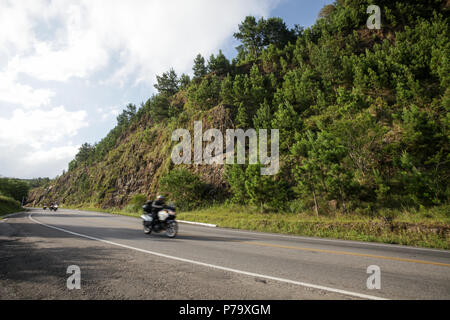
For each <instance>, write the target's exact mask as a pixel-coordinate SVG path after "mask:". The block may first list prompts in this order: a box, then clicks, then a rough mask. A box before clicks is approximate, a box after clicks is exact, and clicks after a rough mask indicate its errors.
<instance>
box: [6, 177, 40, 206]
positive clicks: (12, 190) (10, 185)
mask: <svg viewBox="0 0 450 320" xmlns="http://www.w3.org/2000/svg"><path fill="white" fill-rule="evenodd" d="M35 186H39V185H36V184H35V185H33V187H35ZM31 187H32V186H31V185H30V183H29V182H27V181H24V180H20V179H12V178H0V196H5V197H10V198H13V199H14V200H16V201H22V200H26V198H27V195H28V191H29V190H30V188H31Z"/></svg>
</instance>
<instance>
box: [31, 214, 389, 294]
mask: <svg viewBox="0 0 450 320" xmlns="http://www.w3.org/2000/svg"><path fill="white" fill-rule="evenodd" d="M28 218H29V219H30V220H31V221H33V222H35V223H37V224H40V225H43V226H46V227H48V228H52V229H56V230H59V231H62V232H66V233H70V234H73V235H75V236H79V237H82V238H87V239H91V240H96V241H100V242H104V243H107V244H111V245H114V246H118V247H122V248H127V249H131V250H135V251H139V252H143V253H148V254H151V255H154V256H158V257H162V258H166V259H171V260H176V261H181V262H187V263H191V264H195V265H199V266H203V267H209V268H213V269H218V270H223V271H228V272H233V273H238V274H244V275H247V276H251V277H258V278H263V279H268V280H273V281H279V282H284V283H290V284H295V285H299V286H302V287H307V288H313V289H318V290H324V291H329V292H334V293H339V294H343V295H347V296H353V297H357V298H362V299H369V300H389V299H386V298H381V297H376V296H371V295H366V294H362V293H357V292H351V291H346V290H341V289H334V288H330V287H325V286H320V285H315V284H310V283H306V282H300V281H294V280H289V279H284V278H278V277H272V276H268V275H263V274H258V273H253V272H248V271H242V270H237V269H232V268H227V267H221V266H217V265H214V264H209V263H204V262H199V261H195V260H190V259H185V258H180V257H174V256H169V255H166V254H163V253H158V252H154V251H149V250H144V249H139V248H136V247H131V246H127V245H125V244H120V243H116V242H112V241H108V240H104V239H100V238H96V237H92V236H88V235H85V234H81V233H77V232H73V231H69V230H66V229H62V228H58V227H55V226H51V225H48V224H45V223H43V222H40V221H37V220H35V219H33V218H32V214H31V213H30V214H29V215H28Z"/></svg>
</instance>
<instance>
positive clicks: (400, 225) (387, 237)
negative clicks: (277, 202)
mask: <svg viewBox="0 0 450 320" xmlns="http://www.w3.org/2000/svg"><path fill="white" fill-rule="evenodd" d="M386 217H391V218H392V221H391V222H390V221H389V220H388V219H386ZM178 218H179V219H181V220H187V221H197V222H205V223H212V224H217V225H218V226H220V227H226V228H236V229H244V230H253V231H262V232H272V233H284V234H292V235H301V236H311V237H322V238H334V239H345V240H358V241H368V242H382V243H392V244H402V245H409V246H418V247H428V248H441V249H450V206H441V207H435V208H432V209H421V210H412V211H408V210H403V211H401V210H383V211H381V212H380V213H378V214H377V216H375V217H368V216H361V215H343V214H341V215H334V216H320V217H316V216H314V215H312V214H310V213H306V214H292V213H258V210H257V209H256V208H252V207H248V206H236V205H220V206H215V207H211V208H207V209H201V210H196V211H191V212H182V213H180V214H179V215H178Z"/></svg>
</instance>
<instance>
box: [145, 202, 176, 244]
mask: <svg viewBox="0 0 450 320" xmlns="http://www.w3.org/2000/svg"><path fill="white" fill-rule="evenodd" d="M175 217H176V209H175V207H173V206H166V207H165V208H164V209H163V210H160V211H159V212H158V221H153V217H152V216H151V214H149V213H147V212H146V211H145V210H144V214H143V215H141V218H142V220H143V221H142V224H143V226H144V233H145V234H151V233H152V232H156V233H160V232H163V231H166V235H167V236H168V237H169V238H175V236H176V235H177V233H178V223H177V222H176V221H175Z"/></svg>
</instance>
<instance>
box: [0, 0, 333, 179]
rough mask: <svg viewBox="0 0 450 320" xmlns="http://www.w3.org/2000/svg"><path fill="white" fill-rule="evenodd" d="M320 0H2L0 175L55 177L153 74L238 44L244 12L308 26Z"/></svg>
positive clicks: (228, 51)
mask: <svg viewBox="0 0 450 320" xmlns="http://www.w3.org/2000/svg"><path fill="white" fill-rule="evenodd" d="M329 3H332V1H323V0H297V1H294V0H246V1H241V0H228V1H221V0H217V1H211V0H192V1H184V0H169V1H148V0H133V1H120V0H116V1H113V0H103V1H102V0H97V1H90V0H58V1H50V0H20V1H8V0H0V175H2V176H10V177H20V178H32V177H38V176H41V177H44V176H49V177H54V176H56V175H57V174H60V173H61V172H62V170H63V169H66V168H67V164H68V162H69V161H70V160H71V159H72V158H73V157H74V155H75V154H76V152H77V149H78V147H79V146H80V145H81V144H82V143H83V142H89V143H94V142H96V141H99V140H101V139H102V138H103V137H104V136H105V135H106V134H107V133H108V131H109V130H110V129H112V128H113V127H114V125H115V123H116V119H115V118H116V116H117V114H118V113H119V112H120V111H121V110H122V109H123V108H124V107H125V106H126V105H127V104H128V103H130V102H131V103H134V104H136V105H140V103H141V102H144V101H146V100H147V99H148V98H149V97H150V96H151V95H152V93H154V92H155V90H154V88H153V84H154V79H155V75H156V74H161V73H162V72H164V71H167V70H169V69H170V68H171V67H173V68H174V69H175V70H176V72H177V73H178V74H181V73H183V72H185V73H188V74H191V72H192V70H191V68H192V61H193V59H194V57H195V55H196V54H197V53H201V54H202V55H203V56H205V57H209V55H210V54H211V53H217V52H218V50H219V49H222V50H223V52H224V53H225V55H226V56H227V57H228V58H230V59H231V58H233V57H234V56H235V55H236V51H235V47H236V46H237V45H238V43H237V42H236V40H235V39H233V37H232V35H233V33H234V32H236V31H237V26H238V24H239V23H240V22H241V21H242V20H243V19H244V18H245V16H247V15H254V16H257V17H260V16H264V17H273V16H275V17H281V18H283V19H284V21H285V22H286V24H287V25H288V26H289V27H293V26H294V25H295V24H299V25H302V26H305V27H309V26H311V25H312V24H314V22H315V21H316V18H317V14H318V12H319V10H320V9H321V8H322V7H323V6H324V5H326V4H329Z"/></svg>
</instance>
